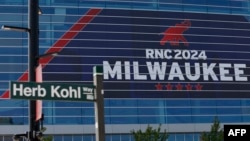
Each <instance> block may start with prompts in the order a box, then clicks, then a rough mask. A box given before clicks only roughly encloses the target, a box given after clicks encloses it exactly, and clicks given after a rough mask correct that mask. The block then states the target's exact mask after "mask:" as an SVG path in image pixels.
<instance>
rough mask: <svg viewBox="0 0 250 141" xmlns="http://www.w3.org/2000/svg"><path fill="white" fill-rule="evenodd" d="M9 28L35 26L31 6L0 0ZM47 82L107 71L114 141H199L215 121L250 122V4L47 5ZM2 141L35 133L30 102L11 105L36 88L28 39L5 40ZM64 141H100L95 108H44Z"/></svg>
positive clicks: (0, 73)
mask: <svg viewBox="0 0 250 141" xmlns="http://www.w3.org/2000/svg"><path fill="white" fill-rule="evenodd" d="M0 1H1V4H0V7H1V8H0V11H1V12H0V25H11V26H21V27H27V26H28V14H27V13H28V1H27V0H11V1H10V0H0ZM39 7H40V8H41V10H42V11H43V14H42V15H40V17H39V18H40V19H39V27H40V33H39V51H40V54H44V53H45V52H48V51H52V50H55V51H60V54H59V55H58V56H56V57H54V58H51V59H46V58H45V59H44V60H41V64H42V65H43V81H44V82H66V83H77V84H92V81H93V78H92V77H93V70H92V69H93V67H94V66H96V65H101V66H103V68H104V97H105V103H104V106H105V107H104V109H105V111H104V112H105V126H106V140H107V141H133V137H132V136H131V130H133V129H145V128H146V127H147V125H149V124H150V125H152V126H155V127H158V125H159V124H162V127H163V128H164V129H166V130H167V131H168V132H169V133H170V136H169V141H179V140H184V141H199V140H200V133H201V132H203V131H209V130H210V126H211V124H212V122H213V119H214V118H215V117H218V119H219V120H220V122H221V123H222V125H223V124H227V123H240V124H247V123H249V121H250V118H249V115H250V108H249V106H250V99H249V95H248V92H249V91H250V89H249V87H248V84H249V76H250V75H249V74H250V69H249V66H248V65H250V64H249V49H248V46H249V44H250V40H249V39H248V38H249V35H250V30H249V29H250V24H249V2H248V1H237V0H133V1H129V0H119V1H118V0H43V1H40V2H39ZM0 50H1V51H0V58H1V59H0V96H1V98H2V100H1V101H0V105H1V106H0V124H1V126H0V140H3V141H5V140H8V139H9V138H11V136H12V135H13V134H16V133H23V132H25V131H27V130H28V102H27V100H11V99H4V97H6V93H7V91H8V89H9V81H27V80H26V79H27V78H26V76H25V72H26V70H27V68H28V34H27V33H22V32H15V31H4V30H2V31H0ZM43 113H44V114H45V121H44V122H45V123H44V124H45V125H44V126H45V127H46V128H47V131H46V134H51V135H54V141H61V140H67V141H81V140H84V141H85V140H87V141H94V140H95V136H94V134H95V131H94V124H95V120H94V104H93V103H92V102H64V101H43Z"/></svg>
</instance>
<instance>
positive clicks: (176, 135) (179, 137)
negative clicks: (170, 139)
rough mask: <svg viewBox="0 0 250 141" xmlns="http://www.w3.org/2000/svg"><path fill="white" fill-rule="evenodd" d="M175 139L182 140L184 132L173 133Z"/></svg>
mask: <svg viewBox="0 0 250 141" xmlns="http://www.w3.org/2000/svg"><path fill="white" fill-rule="evenodd" d="M175 139H176V141H183V140H184V134H175Z"/></svg>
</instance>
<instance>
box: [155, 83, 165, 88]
mask: <svg viewBox="0 0 250 141" xmlns="http://www.w3.org/2000/svg"><path fill="white" fill-rule="evenodd" d="M155 87H156V90H162V87H163V86H162V85H161V84H160V83H158V84H157V85H155Z"/></svg>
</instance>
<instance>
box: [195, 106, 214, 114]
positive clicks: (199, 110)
mask: <svg viewBox="0 0 250 141" xmlns="http://www.w3.org/2000/svg"><path fill="white" fill-rule="evenodd" d="M216 113H217V108H216V107H215V108H199V107H197V108H196V107H194V108H192V115H209V114H214V115H215V114H216Z"/></svg>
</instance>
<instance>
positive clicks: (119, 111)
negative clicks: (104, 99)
mask: <svg viewBox="0 0 250 141" xmlns="http://www.w3.org/2000/svg"><path fill="white" fill-rule="evenodd" d="M109 110H110V115H137V108H121V107H120V108H109Z"/></svg>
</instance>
